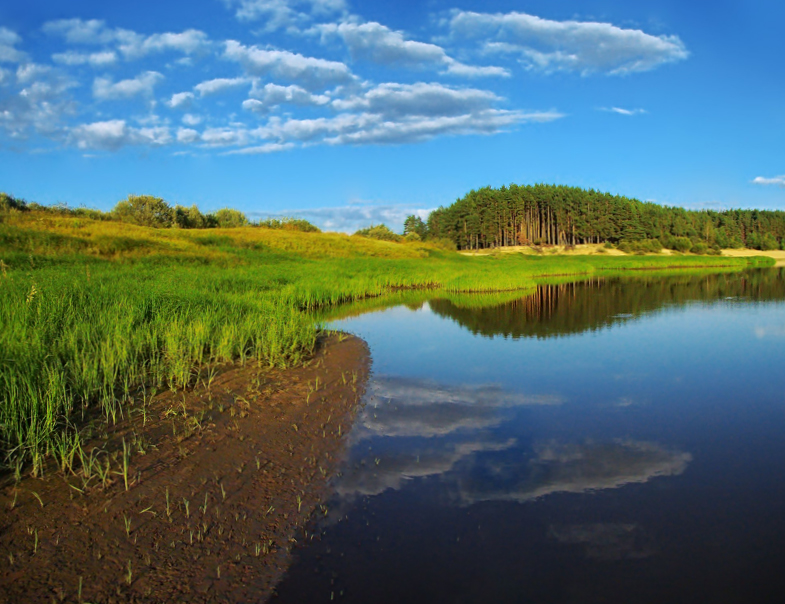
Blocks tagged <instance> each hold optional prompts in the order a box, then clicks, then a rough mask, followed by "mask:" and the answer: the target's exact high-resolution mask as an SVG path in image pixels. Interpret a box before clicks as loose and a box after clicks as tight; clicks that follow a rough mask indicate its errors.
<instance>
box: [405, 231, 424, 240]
mask: <svg viewBox="0 0 785 604" xmlns="http://www.w3.org/2000/svg"><path fill="white" fill-rule="evenodd" d="M404 239H405V240H406V241H422V237H420V236H419V235H418V234H417V233H416V232H414V231H412V232H410V233H406V235H404Z"/></svg>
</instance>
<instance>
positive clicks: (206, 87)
mask: <svg viewBox="0 0 785 604" xmlns="http://www.w3.org/2000/svg"><path fill="white" fill-rule="evenodd" d="M249 83H250V80H249V79H248V78H215V79H213V80H207V81H205V82H202V83H201V84H197V85H196V86H194V90H195V91H196V92H198V93H199V96H207V95H209V94H217V93H220V92H225V91H227V90H231V89H233V88H238V87H240V86H245V85H247V84H249Z"/></svg>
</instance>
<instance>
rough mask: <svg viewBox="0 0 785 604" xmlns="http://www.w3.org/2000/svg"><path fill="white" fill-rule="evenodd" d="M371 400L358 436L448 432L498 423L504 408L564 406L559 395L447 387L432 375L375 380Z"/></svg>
mask: <svg viewBox="0 0 785 604" xmlns="http://www.w3.org/2000/svg"><path fill="white" fill-rule="evenodd" d="M369 394H370V395H371V396H370V397H369V399H368V400H370V401H371V402H370V404H369V405H368V407H366V409H365V411H364V412H363V414H362V415H361V416H360V417H359V418H358V421H357V424H356V427H357V428H356V430H355V432H354V434H353V439H354V440H355V441H356V440H360V439H364V438H369V437H373V436H398V437H400V436H422V437H431V436H445V435H447V434H450V433H452V432H456V431H459V430H462V429H463V430H477V429H479V428H488V427H492V426H497V425H499V424H500V423H501V422H502V421H503V419H504V418H503V417H502V416H501V415H500V414H499V411H498V410H499V409H504V408H511V407H520V406H526V405H558V404H560V403H562V399H561V398H560V397H558V396H543V395H539V396H532V395H525V394H521V393H517V392H510V391H508V390H504V389H502V388H500V387H499V386H495V385H484V386H455V387H450V386H441V385H439V384H437V383H435V382H431V381H428V380H415V379H400V378H389V377H381V378H376V379H374V380H373V382H372V384H371V386H370V389H369Z"/></svg>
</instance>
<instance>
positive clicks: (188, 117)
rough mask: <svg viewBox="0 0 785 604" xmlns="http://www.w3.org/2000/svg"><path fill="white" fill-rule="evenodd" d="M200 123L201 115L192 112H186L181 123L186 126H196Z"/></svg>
mask: <svg viewBox="0 0 785 604" xmlns="http://www.w3.org/2000/svg"><path fill="white" fill-rule="evenodd" d="M201 123H202V117H201V116H199V115H194V114H193V113H186V114H185V115H184V116H183V124H185V125H186V126H197V125H198V124H201Z"/></svg>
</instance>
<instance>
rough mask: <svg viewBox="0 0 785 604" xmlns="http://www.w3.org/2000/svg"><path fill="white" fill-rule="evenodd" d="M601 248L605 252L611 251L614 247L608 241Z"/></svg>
mask: <svg viewBox="0 0 785 604" xmlns="http://www.w3.org/2000/svg"><path fill="white" fill-rule="evenodd" d="M602 247H604V248H605V249H606V250H612V249H613V247H614V246H613V244H612V243H611V242H610V241H606V242H605V245H604V246H602Z"/></svg>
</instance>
